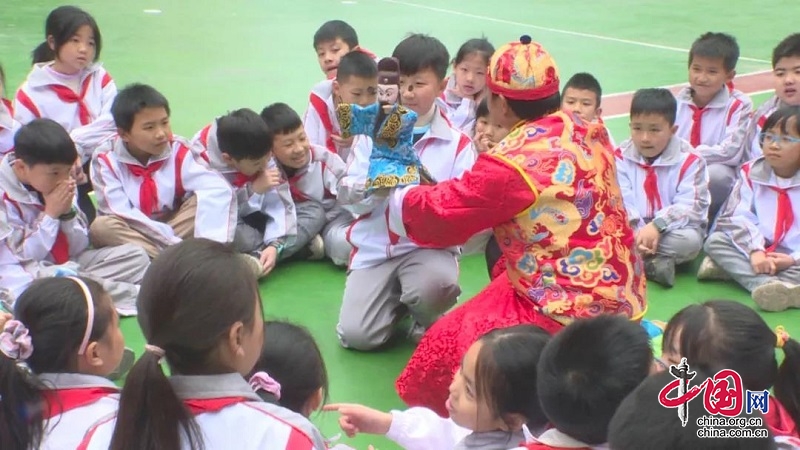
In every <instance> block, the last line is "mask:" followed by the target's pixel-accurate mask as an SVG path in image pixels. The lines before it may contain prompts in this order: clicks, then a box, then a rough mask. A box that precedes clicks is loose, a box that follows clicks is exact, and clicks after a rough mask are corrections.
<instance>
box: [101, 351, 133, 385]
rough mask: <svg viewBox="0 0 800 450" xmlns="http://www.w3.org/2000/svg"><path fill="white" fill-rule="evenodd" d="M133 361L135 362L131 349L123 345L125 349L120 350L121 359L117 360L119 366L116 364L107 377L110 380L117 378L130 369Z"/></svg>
mask: <svg viewBox="0 0 800 450" xmlns="http://www.w3.org/2000/svg"><path fill="white" fill-rule="evenodd" d="M134 362H136V355H135V354H134V353H133V350H131V349H129V348H128V347H125V349H124V350H123V351H122V359H121V360H120V362H119V366H117V368H116V369H114V371H113V372H111V373H110V374H108V377H107V378H108V379H109V380H111V381H117V380H119V379H120V378H122V376H123V375H125V374H126V373H128V371H129V370H131V367H133V363H134Z"/></svg>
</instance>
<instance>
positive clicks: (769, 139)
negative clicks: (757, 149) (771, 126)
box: [761, 133, 800, 146]
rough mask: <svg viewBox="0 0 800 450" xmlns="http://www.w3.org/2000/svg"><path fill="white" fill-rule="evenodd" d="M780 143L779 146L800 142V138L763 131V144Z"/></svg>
mask: <svg viewBox="0 0 800 450" xmlns="http://www.w3.org/2000/svg"><path fill="white" fill-rule="evenodd" d="M773 143H774V144H778V145H779V146H784V145H791V144H800V138H796V137H792V136H781V135H779V134H775V133H761V145H762V146H767V145H770V144H773Z"/></svg>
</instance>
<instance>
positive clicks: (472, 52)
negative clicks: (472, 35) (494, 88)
mask: <svg viewBox="0 0 800 450" xmlns="http://www.w3.org/2000/svg"><path fill="white" fill-rule="evenodd" d="M493 53H494V47H493V46H492V44H491V43H489V41H488V40H487V39H486V38H481V39H470V40H468V41H467V42H465V43H464V44H463V45H461V48H459V49H458V53H456V58H455V59H454V60H453V74H452V76H450V78H449V79H448V80H447V87H446V88H445V90H444V92H443V93H442V95H441V96H440V97H439V99H440V102H439V105H440V106H441V108H442V109H443V110H444V113H445V115H446V116H447V118H448V119H449V120H450V123H451V124H452V125H453V127H455V128H457V129H459V130H461V131H463V132H464V133H468V134H470V135H472V134H471V133H472V131H473V129H474V128H475V118H476V109H477V107H478V104H479V103H480V102H481V99H482V98H483V97H484V90H485V89H484V88H485V87H486V69H487V68H488V67H489V58H491V57H492V54H493Z"/></svg>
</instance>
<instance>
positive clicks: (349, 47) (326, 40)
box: [314, 20, 375, 80]
mask: <svg viewBox="0 0 800 450" xmlns="http://www.w3.org/2000/svg"><path fill="white" fill-rule="evenodd" d="M314 50H315V51H316V52H317V62H318V63H319V68H320V69H322V73H324V74H325V76H326V77H327V78H328V80H333V79H334V78H336V70H337V69H338V68H339V62H340V61H341V59H342V57H343V56H344V55H346V54H348V53H350V52H353V51H359V52H361V53H364V54H366V55H367V56H369V57H370V58H372V59H373V60H374V59H375V55H374V54H373V53H372V52H370V51H369V50H367V49H364V48H362V47H361V46H360V45H359V44H358V34H356V30H355V29H353V27H352V26H350V24H348V23H347V22H345V21H343V20H329V21H327V22H325V23H323V24H322V26H321V27H319V29H318V30H317V31H316V33H314Z"/></svg>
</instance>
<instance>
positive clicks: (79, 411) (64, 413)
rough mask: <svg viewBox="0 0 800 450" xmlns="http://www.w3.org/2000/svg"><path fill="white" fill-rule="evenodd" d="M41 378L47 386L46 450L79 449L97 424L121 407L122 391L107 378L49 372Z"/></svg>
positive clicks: (45, 411)
mask: <svg viewBox="0 0 800 450" xmlns="http://www.w3.org/2000/svg"><path fill="white" fill-rule="evenodd" d="M38 378H39V381H41V382H42V383H43V384H44V385H45V386H46V387H47V389H45V390H44V391H43V394H44V398H45V407H44V409H43V412H44V418H45V419H46V420H47V424H46V428H45V433H44V439H43V442H42V446H41V449H42V450H60V449H67V448H69V449H74V448H76V447H77V446H78V445H79V444H80V442H81V440H82V439H83V436H84V435H85V434H86V432H87V431H88V430H89V428H91V426H92V425H93V424H94V423H95V422H97V421H98V420H100V419H102V418H103V417H106V416H108V415H109V414H114V413H116V412H117V409H118V407H119V388H118V387H117V386H116V385H115V384H114V383H112V382H111V381H109V380H107V379H106V378H103V377H98V376H94V375H85V374H79V373H60V374H52V373H45V374H41V375H39V376H38Z"/></svg>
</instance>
